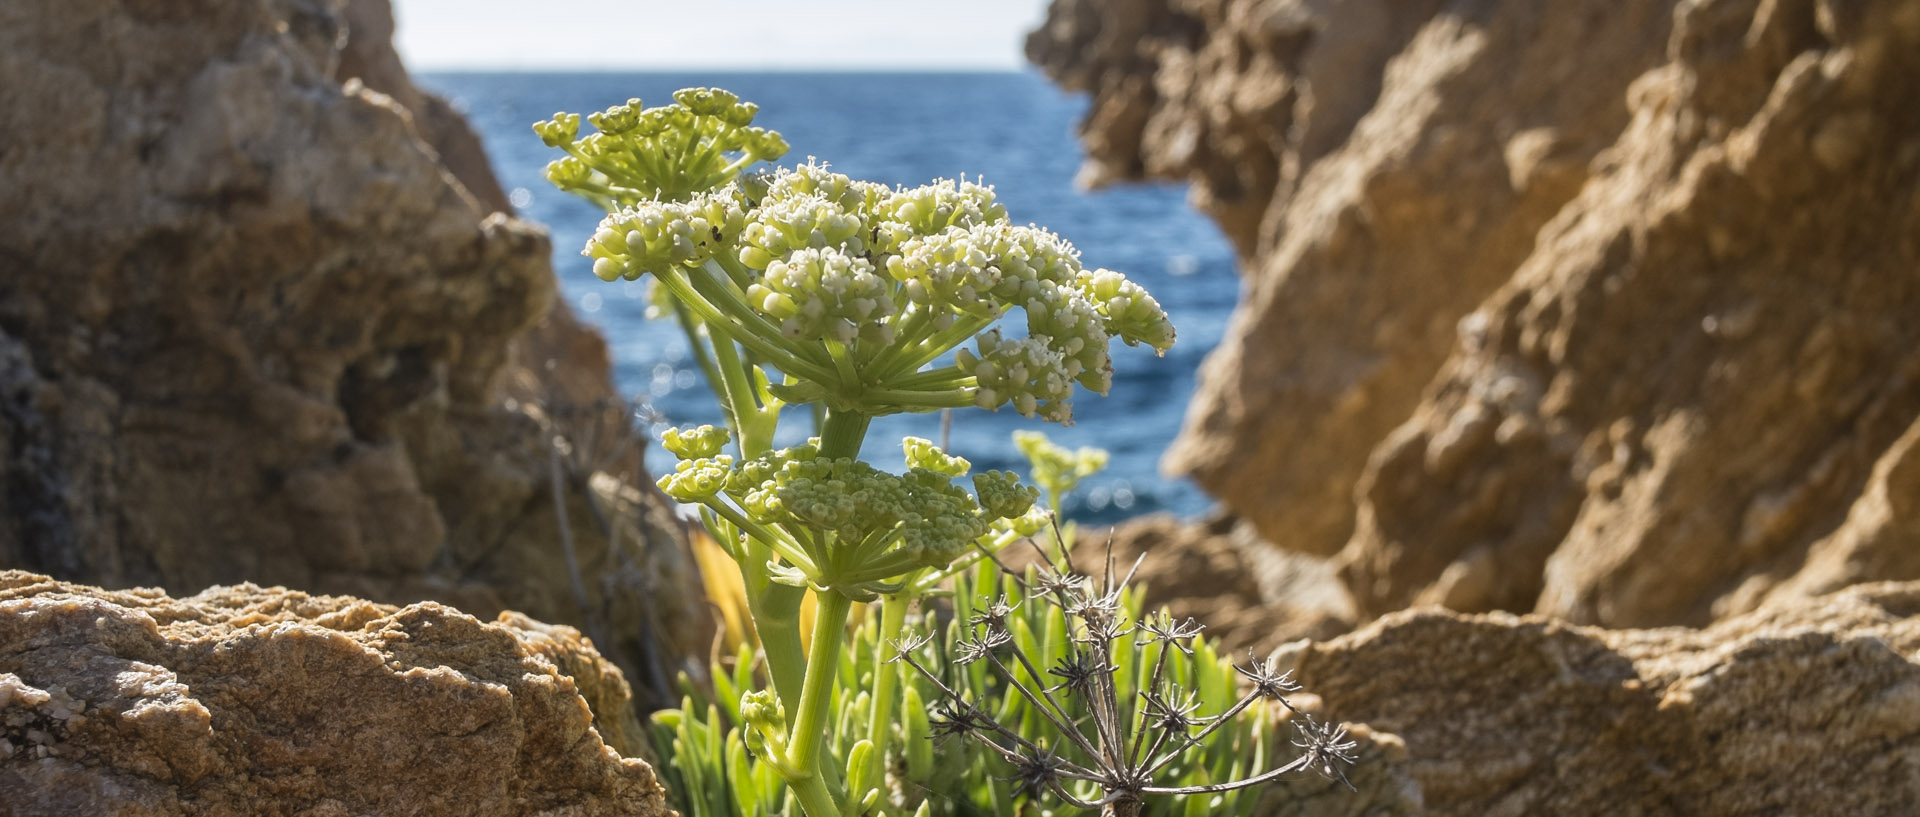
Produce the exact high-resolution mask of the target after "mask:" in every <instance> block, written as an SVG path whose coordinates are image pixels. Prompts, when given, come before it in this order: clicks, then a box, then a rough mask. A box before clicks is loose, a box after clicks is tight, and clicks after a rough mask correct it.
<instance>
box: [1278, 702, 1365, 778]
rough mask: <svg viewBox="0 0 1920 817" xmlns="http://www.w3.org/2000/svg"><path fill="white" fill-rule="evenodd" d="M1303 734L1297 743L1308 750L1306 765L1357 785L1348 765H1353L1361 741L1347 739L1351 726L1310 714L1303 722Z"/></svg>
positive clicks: (1301, 726)
mask: <svg viewBox="0 0 1920 817" xmlns="http://www.w3.org/2000/svg"><path fill="white" fill-rule="evenodd" d="M1300 737H1301V738H1302V740H1296V741H1294V742H1293V745H1295V746H1298V747H1300V748H1301V749H1303V750H1305V752H1306V766H1307V768H1309V769H1318V770H1319V772H1320V773H1321V774H1323V775H1326V776H1327V777H1330V778H1339V780H1340V782H1342V783H1345V784H1347V788H1349V789H1351V788H1353V782H1352V781H1350V780H1348V779H1347V772H1346V767H1348V766H1351V765H1353V763H1354V754H1353V750H1354V748H1355V747H1358V746H1359V745H1360V743H1359V742H1358V741H1353V740H1348V739H1347V728H1346V727H1345V726H1335V725H1334V724H1331V723H1326V724H1323V723H1319V722H1317V721H1315V720H1314V719H1313V718H1312V716H1308V717H1307V718H1306V719H1305V722H1304V723H1302V724H1301V725H1300Z"/></svg>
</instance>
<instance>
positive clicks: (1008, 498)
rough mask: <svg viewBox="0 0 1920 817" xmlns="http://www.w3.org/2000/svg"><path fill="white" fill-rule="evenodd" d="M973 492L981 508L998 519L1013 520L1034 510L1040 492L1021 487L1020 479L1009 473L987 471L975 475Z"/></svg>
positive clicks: (1025, 486) (1024, 486)
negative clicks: (976, 495) (977, 497)
mask: <svg viewBox="0 0 1920 817" xmlns="http://www.w3.org/2000/svg"><path fill="white" fill-rule="evenodd" d="M973 490H974V493H976V494H978V495H979V497H980V507H981V508H982V509H983V510H985V511H986V512H987V515H988V516H990V517H993V518H996V519H1013V518H1015V517H1018V516H1020V515H1022V514H1024V513H1026V512H1027V511H1028V510H1030V509H1031V508H1033V503H1034V500H1036V499H1038V498H1039V497H1040V492H1039V491H1038V490H1037V489H1035V488H1033V487H1030V486H1027V485H1021V484H1020V477H1019V475H1017V474H1014V473H1012V472H1009V471H987V472H985V473H980V474H974V475H973Z"/></svg>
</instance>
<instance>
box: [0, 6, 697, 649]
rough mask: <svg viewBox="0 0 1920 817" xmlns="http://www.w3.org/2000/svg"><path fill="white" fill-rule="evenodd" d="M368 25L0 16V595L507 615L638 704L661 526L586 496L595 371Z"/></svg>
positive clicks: (660, 565)
mask: <svg viewBox="0 0 1920 817" xmlns="http://www.w3.org/2000/svg"><path fill="white" fill-rule="evenodd" d="M391 29H392V18H391V11H390V9H388V8H387V6H386V3H385V2H383V0H353V2H345V0H243V1H242V2H219V3H213V2H196V3H148V2H134V0H77V2H60V3H54V2H45V1H44V0H29V2H23V3H7V4H5V6H4V8H0V87H5V88H6V89H7V93H6V95H5V100H4V103H0V132H4V133H6V134H8V136H7V137H6V138H5V139H4V140H0V269H4V272H3V273H0V439H4V441H5V446H6V454H5V457H4V460H0V489H3V490H0V566H14V567H24V568H28V569H32V570H36V571H40V572H44V573H48V574H52V575H55V576H57V577H60V578H63V579H68V580H84V581H88V582H93V583H99V584H104V585H108V586H116V587H124V586H133V585H160V586H165V587H168V588H171V589H174V590H176V591H181V592H192V591H197V590H198V589H200V588H202V587H205V586H208V585H211V584H232V583H237V582H241V581H255V582H260V583H262V584H278V585H286V586H290V587H298V588H302V589H306V590H311V591H314V592H337V593H351V594H355V595H359V596H363V597H367V598H371V599H375V600H379V601H390V602H407V601H413V600H419V599H438V600H441V601H446V602H449V603H453V604H456V605H458V606H459V607H461V609H464V610H468V611H471V612H474V613H477V614H481V615H492V614H493V613H494V612H497V611H499V610H501V609H504V608H508V607H511V608H513V609H517V610H520V611H523V612H526V613H528V614H530V615H533V616H536V617H538V618H541V619H544V620H548V621H559V622H566V623H571V624H576V625H580V626H582V627H583V628H586V629H587V630H588V631H589V632H591V633H592V634H593V635H595V637H596V639H597V642H598V644H599V646H600V648H601V649H602V650H604V651H605V652H606V653H607V654H608V655H610V656H614V657H617V658H619V659H620V661H621V663H623V664H625V665H626V666H627V668H628V670H629V672H639V673H640V674H639V675H637V676H635V678H634V680H635V681H636V683H638V684H641V685H642V686H648V685H655V682H660V681H663V679H664V677H665V676H666V675H667V674H670V672H671V665H670V664H669V666H668V667H667V668H666V669H664V670H663V669H662V668H661V664H662V663H667V660H670V659H671V657H672V656H675V655H684V654H687V653H689V652H696V651H702V650H704V649H705V639H704V636H703V635H702V634H701V632H702V629H703V627H702V625H701V621H702V619H703V617H704V615H705V614H704V611H703V608H702V607H701V605H700V604H699V602H698V599H697V597H696V596H695V595H694V594H691V593H688V592H686V591H685V590H684V589H683V588H687V587H693V586H697V583H696V582H690V581H688V580H687V579H686V575H687V572H688V570H690V568H689V567H688V565H689V564H690V563H689V562H687V561H686V560H685V559H683V558H681V557H680V556H679V551H678V550H677V549H676V548H675V547H673V546H672V544H671V543H672V541H673V534H672V532H671V522H670V521H668V520H667V519H665V518H664V516H663V508H662V505H661V504H660V503H659V502H657V501H655V500H654V499H653V498H652V496H653V495H652V494H651V493H650V492H649V491H634V490H632V489H628V488H624V487H622V486H620V485H619V484H618V482H616V481H613V480H609V479H605V478H600V479H597V480H596V479H595V478H594V476H593V474H594V472H595V471H596V470H613V471H621V472H625V469H626V468H628V467H630V466H632V464H633V463H635V462H637V445H638V444H637V442H635V441H634V440H633V438H632V437H631V436H630V435H628V434H624V433H621V431H620V428H617V427H624V425H625V423H626V422H627V420H626V419H625V417H624V415H623V413H622V412H621V410H620V407H618V406H616V405H615V404H614V403H613V402H611V401H610V400H609V398H610V396H611V395H612V394H613V392H612V387H611V385H610V384H609V379H608V372H607V367H606V355H605V344H604V343H603V342H601V341H600V340H599V339H598V337H597V336H595V335H593V334H592V333H591V332H590V331H589V330H584V329H581V328H580V327H578V326H577V325H576V324H574V323H573V321H572V319H571V316H570V315H569V314H568V313H567V312H566V310H565V307H564V306H562V305H560V304H557V303H556V299H555V298H554V280H553V273H552V271H551V269H550V268H549V265H548V256H549V246H548V243H547V240H546V236H545V234H544V232H543V231H542V230H540V229H539V228H538V227H536V226H534V225H531V224H528V223H526V222H523V221H520V220H518V219H516V218H514V217H513V216H512V215H511V214H510V213H509V212H507V210H508V208H507V206H506V202H505V197H504V196H503V195H502V194H501V192H500V189H499V185H498V183H497V182H496V181H495V180H494V179H493V177H492V174H491V171H490V170H489V169H488V168H487V166H486V164H485V160H484V156H482V155H481V153H480V151H479V145H478V142H477V140H476V139H475V138H474V136H473V134H472V133H471V131H470V130H469V129H467V127H466V126H465V124H464V123H463V122H462V121H461V120H460V118H459V116H458V115H457V114H455V113H454V112H453V111H452V110H451V109H449V108H448V107H447V106H446V104H445V103H444V102H441V101H440V100H437V99H434V98H433V97H432V96H430V95H427V94H423V93H422V92H420V91H419V90H418V89H417V88H415V87H414V86H413V84H412V82H411V81H410V80H409V79H408V78H407V76H406V74H405V71H404V69H403V68H401V66H400V64H399V60H398V58H397V57H396V56H395V55H394V53H393V50H392V47H391V45H390V42H389V39H388V38H389V36H390V34H391ZM609 421H611V424H609ZM583 430H584V431H592V432H597V433H595V434H593V435H592V436H594V437H595V438H596V442H594V443H592V444H588V443H587V442H586V441H585V440H584V439H583V438H584V437H585V436H588V435H587V434H584V433H582V432H583ZM556 436H560V437H567V438H569V441H570V445H567V446H561V447H560V450H562V451H564V452H565V453H566V456H565V457H562V458H560V459H561V461H560V463H559V466H560V467H558V468H556V467H555V463H554V462H553V459H554V455H553V451H554V448H555V446H553V445H552V444H551V443H550V441H551V440H552V439H553V438H554V437H556ZM556 471H558V472H559V479H558V481H559V482H560V483H561V488H562V490H560V491H558V492H556V491H554V490H553V485H552V482H553V481H554V480H553V478H552V477H553V474H554V473H555V472H556ZM556 495H558V496H560V497H561V498H562V501H560V502H559V503H557V504H556V502H555V496H556ZM556 509H557V510H560V511H562V512H564V513H565V515H566V518H567V519H568V520H569V521H570V522H571V528H572V539H573V546H574V554H573V557H572V558H573V561H575V562H578V563H579V565H580V570H579V572H580V573H581V574H583V575H584V576H585V577H587V580H586V581H584V582H582V583H581V584H580V585H579V586H577V587H576V585H575V583H574V581H573V575H572V571H570V570H569V569H568V567H567V562H568V558H566V556H565V554H564V552H563V548H562V546H561V541H562V540H561V537H560V535H559V533H558V531H559V528H560V522H559V519H557V518H556ZM609 534H610V535H609ZM583 602H584V603H583ZM663 659H666V660H663Z"/></svg>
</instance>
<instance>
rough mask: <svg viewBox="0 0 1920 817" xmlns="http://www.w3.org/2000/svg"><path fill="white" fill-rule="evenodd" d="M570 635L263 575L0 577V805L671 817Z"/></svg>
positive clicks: (49, 815) (600, 679) (615, 680)
mask: <svg viewBox="0 0 1920 817" xmlns="http://www.w3.org/2000/svg"><path fill="white" fill-rule="evenodd" d="M565 663H579V664H584V665H586V666H597V667H599V668H601V670H602V672H603V674H601V675H596V676H593V677H592V683H594V684H596V685H598V686H599V689H597V690H596V691H595V692H596V694H598V695H599V696H600V697H602V698H603V699H606V700H608V701H609V704H610V705H611V704H616V703H617V706H614V707H613V708H612V709H609V710H606V711H602V712H601V713H600V715H601V717H602V718H603V719H608V718H610V719H613V720H615V721H618V719H619V718H621V717H623V716H625V717H630V710H626V701H625V700H624V694H625V683H624V682H623V681H621V680H620V678H619V673H618V671H617V670H613V669H612V668H611V667H610V666H607V665H606V662H605V661H604V660H603V659H601V658H600V657H599V656H598V654H596V653H594V652H593V650H592V648H591V647H590V646H587V645H584V644H583V643H581V642H580V641H579V640H578V637H577V634H571V633H564V632H561V633H556V632H555V631H554V630H553V629H552V628H545V627H541V626H539V625H535V624H533V623H532V622H528V621H525V620H524V619H520V618H514V617H510V616H503V617H502V621H501V622H498V623H494V624H487V623H482V622H481V621H479V620H477V619H475V618H473V617H471V616H468V615H466V614H464V613H461V612H459V611H458V610H454V609H452V608H449V607H444V606H441V605H439V604H435V603H432V602H426V603H421V604H415V605H409V606H407V607H392V606H388V605H380V604H373V603H370V602H367V601H363V600H360V599H355V598H347V597H338V596H309V595H307V594H305V593H299V592H293V591H289V590H285V589H281V588H260V587H255V586H253V585H240V586H235V587H216V588H212V589H210V590H208V591H206V592H204V593H201V594H199V595H196V596H190V597H187V598H181V599H174V598H170V597H168V596H167V595H165V594H164V593H162V592H160V591H157V590H129V591H121V592H115V591H107V590H101V589H99V588H93V587H84V586H79V585H71V584H66V583H63V582H57V581H53V580H51V579H49V578H47V577H45V576H40V575H35V574H31V573H24V572H20V571H5V572H0V813H5V814H9V815H18V817H53V816H54V815H60V816H61V817H65V815H73V816H74V817H80V815H87V817H95V816H96V815H97V816H102V817H104V816H107V815H127V816H128V817H131V815H142V817H158V816H159V815H188V814H194V815H303V816H304V817H334V816H336V815H337V816H338V817H347V816H348V815H360V814H410V815H422V816H423V817H424V816H425V815H449V816H450V817H451V816H452V815H459V817H469V816H470V815H500V817H520V816H521V815H555V816H556V817H557V815H569V816H570V817H587V815H608V816H609V817H611V815H662V816H663V817H664V815H667V814H670V813H671V811H670V810H669V808H668V806H667V803H666V800H665V794H664V791H663V790H662V789H661V787H660V785H659V783H658V782H656V781H655V779H654V775H653V770H652V769H651V768H650V767H648V766H647V764H646V763H644V762H642V761H640V760H638V759H633V758H627V757H622V756H621V754H620V753H619V752H617V751H615V750H614V749H612V748H610V747H608V746H607V745H606V743H605V742H603V741H602V739H601V732H600V731H597V730H596V729H595V728H594V713H592V712H589V711H588V707H587V703H586V701H585V700H583V698H582V690H581V689H580V688H579V687H578V686H577V685H576V682H575V678H574V677H571V676H569V675H566V674H563V673H562V672H561V671H560V670H559V669H558V668H557V666H558V665H559V664H565Z"/></svg>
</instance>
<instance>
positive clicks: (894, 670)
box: [847, 595, 912, 798]
mask: <svg viewBox="0 0 1920 817" xmlns="http://www.w3.org/2000/svg"><path fill="white" fill-rule="evenodd" d="M911 603H912V600H911V599H908V598H905V597H902V596H897V595H895V596H882V597H881V598H880V637H879V639H878V640H877V641H876V642H875V643H874V645H873V650H874V656H873V666H874V672H875V674H876V675H878V676H879V677H877V678H875V679H874V684H873V712H872V714H871V716H870V717H868V718H867V740H869V741H871V742H872V743H873V760H872V771H870V772H868V775H867V779H868V780H871V781H874V782H875V783H876V784H878V783H883V782H884V781H885V780H886V779H887V743H888V729H889V727H891V726H892V725H893V723H892V721H893V699H894V698H895V697H897V693H896V692H895V687H897V686H899V684H900V673H901V672H902V671H903V668H902V665H901V663H900V662H898V661H892V662H889V659H891V658H892V657H893V642H895V641H898V640H899V639H900V631H901V630H903V629H905V628H906V625H907V605H909V604H911ZM847 794H848V796H849V797H854V798H857V797H860V796H862V795H863V794H865V792H848V793H847Z"/></svg>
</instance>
